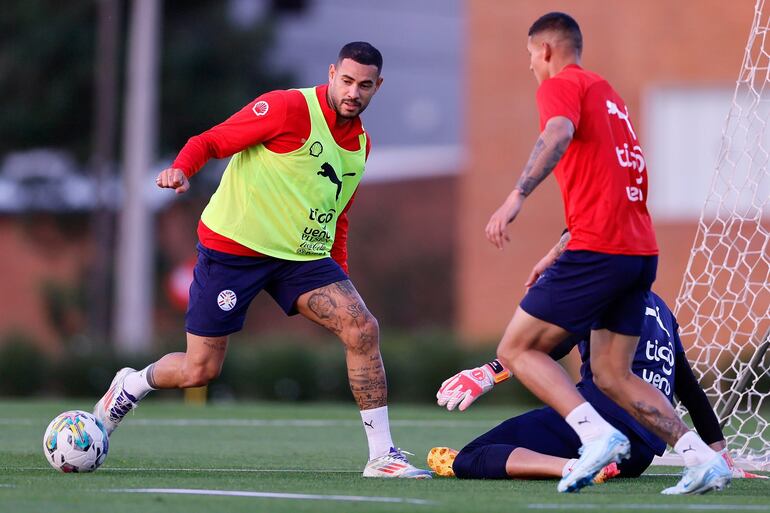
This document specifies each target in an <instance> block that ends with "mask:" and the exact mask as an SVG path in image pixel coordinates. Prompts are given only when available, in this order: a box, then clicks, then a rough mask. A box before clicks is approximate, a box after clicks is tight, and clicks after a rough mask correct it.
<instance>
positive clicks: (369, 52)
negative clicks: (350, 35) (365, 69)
mask: <svg viewBox="0 0 770 513" xmlns="http://www.w3.org/2000/svg"><path fill="white" fill-rule="evenodd" d="M343 59H351V60H354V61H356V62H357V63H359V64H364V65H367V66H377V73H378V74H379V73H381V72H382V54H381V53H380V51H379V50H378V49H376V48H375V47H373V46H372V45H370V44H369V43H367V42H365V41H353V42H352V43H348V44H346V45H345V46H343V47H342V49H341V50H340V54H339V55H338V56H337V62H338V63H340V62H342V60H343Z"/></svg>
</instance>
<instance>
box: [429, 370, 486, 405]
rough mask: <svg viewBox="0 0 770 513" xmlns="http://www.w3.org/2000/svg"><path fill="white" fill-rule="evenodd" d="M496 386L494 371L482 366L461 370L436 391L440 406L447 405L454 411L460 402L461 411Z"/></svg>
mask: <svg viewBox="0 0 770 513" xmlns="http://www.w3.org/2000/svg"><path fill="white" fill-rule="evenodd" d="M493 386H495V380H494V377H493V376H492V371H491V370H489V369H487V368H486V365H484V366H482V367H476V368H475V369H467V370H464V371H460V372H458V373H457V374H455V375H454V376H452V377H451V378H449V379H447V380H446V381H444V382H443V383H442V384H441V388H439V389H438V392H437V393H436V399H438V405H439V406H446V409H447V410H449V411H452V410H454V409H455V407H456V406H457V405H458V404H459V405H460V411H465V409H466V408H468V406H470V405H471V403H473V401H475V400H476V399H478V398H479V397H481V396H482V395H484V394H486V393H487V392H489V391H490V390H492V387H493Z"/></svg>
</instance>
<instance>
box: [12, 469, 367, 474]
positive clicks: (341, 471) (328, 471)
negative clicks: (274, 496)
mask: <svg viewBox="0 0 770 513" xmlns="http://www.w3.org/2000/svg"><path fill="white" fill-rule="evenodd" d="M50 469H51V467H0V471H9V470H15V471H29V470H50ZM103 472H247V473H260V472H261V473H275V474H282V473H286V474H290V473H292V474H298V473H309V474H360V473H361V470H360V469H358V470H351V469H328V468H325V469H312V468H311V469H300V468H286V469H284V468H266V469H264V468H206V467H200V468H171V467H159V468H156V467H141V468H140V467H106V468H105V467H101V468H100V469H99V473H103Z"/></svg>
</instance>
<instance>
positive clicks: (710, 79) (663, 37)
mask: <svg viewBox="0 0 770 513" xmlns="http://www.w3.org/2000/svg"><path fill="white" fill-rule="evenodd" d="M753 6H754V2H753V0H741V1H737V2H724V1H722V0H688V1H684V0H678V1H676V2H672V1H670V0H646V1H644V2H618V1H613V0H583V1H581V2H568V3H565V2H563V1H561V2H557V1H549V0H518V1H516V2H500V1H496V0H476V1H469V2H467V9H466V13H467V16H468V19H467V38H466V39H467V41H468V48H467V53H466V64H465V68H466V70H465V74H464V76H465V77H466V78H465V85H466V98H467V103H466V107H465V108H466V113H467V122H466V134H465V140H466V142H467V151H468V155H469V159H468V162H469V166H468V169H466V170H465V173H464V175H463V176H462V178H461V180H460V187H459V211H460V215H459V217H458V225H457V231H458V236H457V239H458V242H459V243H460V244H459V247H458V252H457V257H458V267H457V273H458V274H457V327H458V328H459V331H460V332H461V333H462V334H464V335H465V336H468V337H470V338H474V339H489V338H496V337H499V335H500V334H501V333H502V330H503V328H504V327H505V325H506V323H507V322H508V320H509V319H510V317H511V315H512V313H513V311H514V309H515V307H516V305H517V304H518V301H519V300H520V298H521V296H522V295H523V293H524V288H523V286H522V284H523V283H524V280H525V279H526V276H527V274H528V273H529V270H530V269H531V267H532V265H533V264H534V263H535V262H536V261H537V260H538V259H539V258H540V257H541V256H542V255H543V254H545V252H546V251H547V250H548V248H550V247H551V246H552V245H553V244H554V243H555V241H556V239H557V237H558V235H559V233H560V231H561V230H562V228H563V227H564V220H563V210H562V204H561V199H560V196H559V194H558V190H557V187H556V184H555V181H554V180H553V179H552V178H551V179H549V180H547V181H546V183H544V184H543V185H542V186H541V187H540V188H539V189H538V190H537V191H536V192H535V193H534V194H533V195H532V197H531V198H530V199H529V200H528V201H527V203H526V204H525V207H524V211H523V214H522V215H521V216H520V218H519V219H517V221H516V222H515V223H514V225H513V226H512V227H511V229H510V235H511V237H512V239H513V242H512V243H511V244H509V245H508V247H507V248H506V249H505V250H504V251H502V252H500V251H497V250H496V249H494V248H493V247H492V246H491V245H490V244H489V243H488V242H487V241H486V240H485V238H484V234H483V228H484V226H485V225H486V222H487V220H488V218H489V215H490V214H491V213H492V212H493V211H494V209H495V208H497V206H498V205H499V204H500V203H501V202H502V200H503V199H504V198H505V196H506V194H507V193H508V191H510V190H511V188H512V187H513V185H514V184H515V182H516V180H517V178H518V176H519V174H520V172H521V168H522V166H523V165H524V163H525V162H526V159H527V156H528V154H529V152H530V150H531V148H532V145H533V143H534V141H535V139H536V138H537V133H538V132H537V130H538V120H537V112H536V109H535V104H534V93H535V90H536V82H535V79H534V77H533V76H532V73H531V72H530V71H529V70H528V64H529V61H528V56H527V52H526V47H525V45H526V34H527V29H528V28H529V26H530V25H531V23H532V22H533V21H534V20H535V19H537V17H539V16H540V15H542V14H544V13H546V12H548V11H551V10H564V9H568V12H569V13H570V14H571V15H573V16H574V17H575V18H576V19H577V21H578V23H579V24H580V25H581V28H582V30H583V37H584V52H583V57H584V60H583V64H584V66H585V67H587V68H589V69H592V70H594V71H596V72H598V73H600V74H602V75H604V76H605V77H606V78H607V79H608V80H609V81H610V82H611V83H612V84H613V86H614V87H615V88H616V89H617V90H618V92H619V93H620V94H621V96H623V97H624V99H625V100H626V102H627V103H628V106H629V110H630V111H631V113H632V116H633V118H634V120H635V124H636V125H637V128H638V132H639V133H644V122H645V120H644V118H643V117H642V116H641V115H640V113H641V111H642V109H641V105H640V101H641V97H642V93H643V91H644V90H645V88H647V87H650V86H652V85H660V84H678V85H685V86H686V85H688V84H693V85H699V86H700V85H704V84H719V85H727V86H729V85H730V84H733V83H734V82H735V80H736V78H737V75H738V70H739V69H740V65H741V60H742V57H743V51H744V47H745V44H746V41H747V38H748V31H749V28H750V24H751V21H752V17H753ZM642 143H643V145H644V141H642ZM652 172H653V173H654V170H652ZM709 179H710V177H709ZM656 229H657V234H658V239H659V244H660V248H661V255H660V265H659V271H658V280H657V283H656V290H657V291H658V293H659V294H660V295H661V296H663V298H664V299H666V300H667V301H669V302H671V304H673V301H674V299H675V298H676V296H677V294H678V291H679V287H680V284H681V281H682V275H683V272H684V270H685V266H686V263H687V258H688V256H689V250H690V247H691V245H692V241H693V239H694V237H695V224H694V222H693V223H682V224H676V225H671V224H663V223H657V224H656Z"/></svg>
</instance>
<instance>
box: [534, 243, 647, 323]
mask: <svg viewBox="0 0 770 513" xmlns="http://www.w3.org/2000/svg"><path fill="white" fill-rule="evenodd" d="M657 268H658V257H657V256H634V255H608V254H605V253H596V252H593V251H565V252H564V253H563V254H562V255H561V256H560V257H559V259H558V260H556V262H554V264H553V265H551V267H549V268H548V269H546V270H545V272H544V273H543V274H542V275H540V278H539V279H538V280H537V282H535V284H534V285H533V286H532V287H530V289H529V291H527V294H526V295H525V296H524V299H522V300H521V304H520V305H519V306H521V308H522V310H524V311H525V312H527V313H528V314H530V315H532V316H534V317H537V318H538V319H540V320H543V321H546V322H550V323H551V324H555V325H557V326H559V327H561V328H564V329H565V330H567V331H569V332H570V333H585V332H586V331H588V330H589V329H592V330H599V329H607V330H610V331H612V332H615V333H620V334H622V335H631V336H639V335H640V334H641V333H642V321H643V320H644V308H645V295H646V294H647V292H649V290H650V287H651V286H652V282H654V281H655V273H656V271H657Z"/></svg>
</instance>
